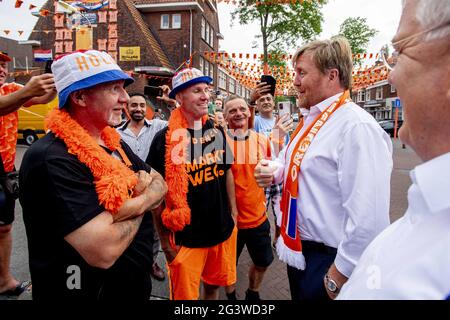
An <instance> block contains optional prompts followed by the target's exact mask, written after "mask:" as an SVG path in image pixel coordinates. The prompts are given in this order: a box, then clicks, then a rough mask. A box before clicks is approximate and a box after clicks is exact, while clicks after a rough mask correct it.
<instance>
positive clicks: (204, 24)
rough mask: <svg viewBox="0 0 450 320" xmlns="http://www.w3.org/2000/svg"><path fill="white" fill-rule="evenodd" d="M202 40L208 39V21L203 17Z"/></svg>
mask: <svg viewBox="0 0 450 320" xmlns="http://www.w3.org/2000/svg"><path fill="white" fill-rule="evenodd" d="M202 39H203V40H204V39H206V21H205V18H203V17H202Z"/></svg>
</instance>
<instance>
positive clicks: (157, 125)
mask: <svg viewBox="0 0 450 320" xmlns="http://www.w3.org/2000/svg"><path fill="white" fill-rule="evenodd" d="M147 108H149V107H148V104H147V99H146V98H145V96H144V95H143V94H140V93H131V94H130V102H129V103H128V105H127V111H128V114H129V115H130V119H129V120H128V121H126V122H125V123H124V124H123V125H121V126H120V127H119V128H117V132H119V134H120V136H121V137H122V140H123V141H125V142H126V143H127V144H128V145H129V146H130V148H131V150H132V151H133V152H134V153H135V154H136V155H137V156H138V157H139V158H140V159H141V160H142V161H145V159H147V157H148V152H149V151H150V146H151V144H152V141H153V138H154V137H155V134H156V133H157V132H158V131H160V130H162V129H164V128H165V127H166V126H167V121H163V120H160V119H155V118H154V119H152V120H147V119H146V118H145V115H146V114H147ZM155 111H156V110H155ZM154 240H155V241H154V243H153V266H152V268H151V269H150V274H151V275H152V276H153V278H155V279H156V280H159V281H163V280H164V279H165V275H164V271H163V270H162V269H161V267H160V266H159V265H158V263H157V261H156V259H157V257H158V253H159V247H160V241H159V237H158V233H157V232H154Z"/></svg>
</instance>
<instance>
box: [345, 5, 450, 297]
mask: <svg viewBox="0 0 450 320" xmlns="http://www.w3.org/2000/svg"><path fill="white" fill-rule="evenodd" d="M449 8H450V1H449V0H406V1H404V3H403V13H402V17H401V20H400V25H399V28H398V31H397V34H396V35H395V37H394V39H393V41H392V42H393V45H394V48H395V50H396V53H395V55H396V56H397V59H396V60H395V61H393V62H396V64H395V66H394V65H388V67H389V68H392V67H393V68H394V69H393V70H392V71H391V73H390V75H389V81H390V83H391V84H392V85H394V86H395V88H396V89H397V91H398V95H399V97H400V99H401V100H402V105H403V112H404V122H403V126H402V128H401V129H400V132H399V137H400V139H401V140H402V142H404V143H405V144H407V145H409V146H411V147H412V148H413V149H414V151H415V152H416V153H417V154H418V155H419V157H420V158H421V159H422V160H423V161H424V163H423V164H420V165H418V166H417V167H416V168H415V169H414V170H413V171H411V173H410V176H411V180H412V182H413V184H412V185H411V187H410V188H409V190H408V202H409V205H408V209H407V211H406V213H405V215H404V216H403V217H402V218H400V219H399V220H397V221H396V222H395V223H393V224H392V225H391V226H390V227H389V228H387V229H386V230H384V231H383V232H382V233H381V234H380V235H379V236H378V237H377V238H376V239H375V240H374V241H373V242H372V243H371V244H370V245H369V247H368V248H367V250H366V251H365V252H364V253H363V255H362V257H361V259H360V260H359V262H358V265H357V267H356V269H355V271H354V272H353V274H352V276H351V278H350V279H349V281H348V282H347V283H346V285H345V286H344V287H343V289H342V291H341V294H340V295H339V297H338V298H339V299H446V298H447V299H448V297H449V294H450V268H449V266H450V232H449V230H450V197H449V194H448V192H449V190H450V165H449V163H450V140H449V136H450V72H449V69H450V54H449V52H450V10H449Z"/></svg>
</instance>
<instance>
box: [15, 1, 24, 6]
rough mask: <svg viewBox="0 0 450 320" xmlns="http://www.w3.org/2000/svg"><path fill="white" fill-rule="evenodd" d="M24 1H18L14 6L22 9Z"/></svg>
mask: <svg viewBox="0 0 450 320" xmlns="http://www.w3.org/2000/svg"><path fill="white" fill-rule="evenodd" d="M22 3H23V1H21V0H16V4H15V5H14V6H15V7H16V8H20V7H21V6H22Z"/></svg>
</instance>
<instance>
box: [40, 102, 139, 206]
mask: <svg viewBox="0 0 450 320" xmlns="http://www.w3.org/2000/svg"><path fill="white" fill-rule="evenodd" d="M46 125H47V128H49V129H50V130H51V131H52V132H53V133H54V134H55V135H56V136H57V137H58V138H60V139H62V140H63V141H64V143H65V144H66V146H67V148H68V151H69V153H72V154H74V155H75V156H77V158H78V160H80V162H81V163H83V164H85V165H86V166H87V167H88V168H89V170H90V171H91V173H92V175H93V176H94V184H95V190H96V191H97V196H98V199H99V202H100V204H101V205H102V206H103V207H104V208H105V209H106V210H107V211H109V212H111V213H112V214H115V213H117V212H118V211H119V209H120V207H121V206H122V204H123V203H124V202H125V200H127V199H129V198H131V195H132V193H133V189H134V187H135V186H136V184H137V176H136V174H135V173H134V172H133V171H132V170H131V169H129V168H128V167H127V166H126V165H124V164H123V163H122V162H121V161H120V160H118V159H116V158H114V157H112V156H111V155H109V154H108V153H107V152H106V151H105V150H104V149H103V148H102V147H100V146H99V145H98V143H97V142H96V141H95V140H94V139H93V138H92V137H91V136H90V135H89V134H88V132H87V131H86V130H85V129H84V128H83V127H82V126H81V125H79V124H78V123H77V122H76V121H75V120H74V119H72V118H71V117H70V115H69V114H68V113H67V112H65V111H61V110H56V109H55V110H53V111H52V112H51V113H50V114H49V116H48V117H47V119H46ZM101 138H102V140H103V142H104V143H105V145H106V147H107V148H108V149H109V150H111V151H115V150H117V149H119V148H121V145H120V135H119V134H118V133H117V132H116V130H115V129H114V128H111V127H106V128H105V129H103V131H102V133H101Z"/></svg>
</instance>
